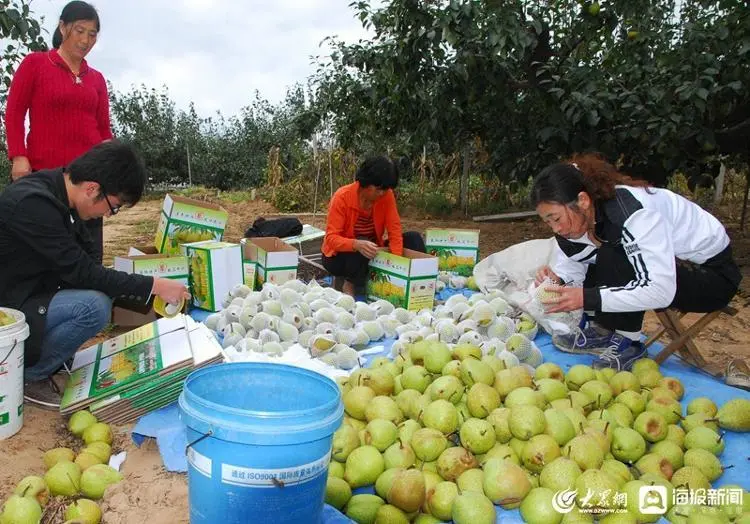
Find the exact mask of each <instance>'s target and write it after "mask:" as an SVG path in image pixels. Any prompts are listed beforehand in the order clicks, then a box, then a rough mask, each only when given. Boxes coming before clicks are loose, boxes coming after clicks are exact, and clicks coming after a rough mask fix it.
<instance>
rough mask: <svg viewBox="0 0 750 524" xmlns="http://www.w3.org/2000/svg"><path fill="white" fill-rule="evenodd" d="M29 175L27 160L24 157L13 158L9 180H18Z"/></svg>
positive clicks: (29, 169) (29, 167) (29, 166)
mask: <svg viewBox="0 0 750 524" xmlns="http://www.w3.org/2000/svg"><path fill="white" fill-rule="evenodd" d="M29 173H31V164H30V163H29V159H28V158H26V157H25V156H17V157H14V158H13V165H12V166H11V168H10V178H12V179H13V180H18V179H19V178H21V177H25V176H26V175H28V174H29Z"/></svg>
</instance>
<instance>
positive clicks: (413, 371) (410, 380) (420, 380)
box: [401, 364, 432, 393]
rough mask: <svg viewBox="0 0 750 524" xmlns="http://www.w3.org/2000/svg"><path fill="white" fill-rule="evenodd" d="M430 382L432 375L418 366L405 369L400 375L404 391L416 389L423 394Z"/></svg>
mask: <svg viewBox="0 0 750 524" xmlns="http://www.w3.org/2000/svg"><path fill="white" fill-rule="evenodd" d="M431 382H432V375H430V372H429V371H427V370H426V369H425V368H424V367H422V366H420V365H416V364H415V365H414V366H411V367H409V368H406V369H405V370H404V372H403V373H402V374H401V386H403V388H404V389H416V390H417V391H419V392H420V393H424V391H425V389H427V386H429V385H430V383H431Z"/></svg>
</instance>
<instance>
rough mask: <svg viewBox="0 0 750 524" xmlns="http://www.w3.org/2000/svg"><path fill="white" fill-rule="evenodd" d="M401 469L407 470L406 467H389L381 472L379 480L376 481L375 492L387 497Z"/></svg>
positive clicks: (383, 497)
mask: <svg viewBox="0 0 750 524" xmlns="http://www.w3.org/2000/svg"><path fill="white" fill-rule="evenodd" d="M401 471H406V468H389V469H386V470H385V471H384V472H383V473H381V474H380V475H379V476H378V480H376V481H375V493H376V494H377V495H378V496H379V497H381V498H382V499H385V498H386V497H387V496H388V492H389V491H390V490H391V486H393V479H395V478H396V475H397V474H398V473H399V472H401Z"/></svg>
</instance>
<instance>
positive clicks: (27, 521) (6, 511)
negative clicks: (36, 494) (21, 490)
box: [0, 495, 42, 524]
mask: <svg viewBox="0 0 750 524" xmlns="http://www.w3.org/2000/svg"><path fill="white" fill-rule="evenodd" d="M41 518H42V508H41V506H39V503H38V502H37V501H36V499H35V498H33V497H22V496H20V495H11V496H10V497H8V500H6V501H5V504H3V512H2V513H0V522H2V523H3V524H6V523H7V524H36V523H38V522H39V521H40V520H41Z"/></svg>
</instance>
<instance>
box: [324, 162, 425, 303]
mask: <svg viewBox="0 0 750 524" xmlns="http://www.w3.org/2000/svg"><path fill="white" fill-rule="evenodd" d="M397 185H398V167H397V166H396V165H395V164H394V163H393V161H391V160H390V159H389V158H387V157H385V156H378V157H372V158H368V159H366V160H365V161H364V162H363V163H362V165H361V166H360V167H359V169H358V170H357V174H356V176H355V182H354V183H353V184H348V185H346V186H343V187H340V188H339V189H338V190H337V191H336V193H334V195H333V198H332V199H331V202H330V204H329V205H328V219H327V221H326V222H327V224H326V236H325V238H324V239H323V248H322V251H323V266H324V267H325V268H326V269H327V270H328V272H329V273H331V274H332V275H333V276H335V277H340V278H343V279H344V283H343V285H342V289H341V290H342V291H343V292H344V293H347V294H349V295H352V296H354V292H355V289H356V287H361V286H363V285H364V283H365V280H366V278H367V267H368V263H369V261H370V260H371V259H372V258H374V257H375V255H376V254H377V252H378V248H381V247H386V246H387V247H389V248H390V251H391V252H392V253H394V254H396V255H401V254H403V250H404V248H406V249H412V250H414V251H421V252H423V253H424V251H425V246H424V240H423V239H422V236H421V235H420V234H419V233H417V232H416V231H408V232H406V233H402V232H401V218H400V217H399V215H398V209H397V207H396V196H395V195H394V194H393V189H394V188H395V187H396V186H397Z"/></svg>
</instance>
